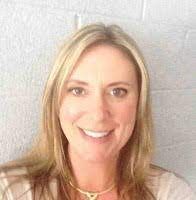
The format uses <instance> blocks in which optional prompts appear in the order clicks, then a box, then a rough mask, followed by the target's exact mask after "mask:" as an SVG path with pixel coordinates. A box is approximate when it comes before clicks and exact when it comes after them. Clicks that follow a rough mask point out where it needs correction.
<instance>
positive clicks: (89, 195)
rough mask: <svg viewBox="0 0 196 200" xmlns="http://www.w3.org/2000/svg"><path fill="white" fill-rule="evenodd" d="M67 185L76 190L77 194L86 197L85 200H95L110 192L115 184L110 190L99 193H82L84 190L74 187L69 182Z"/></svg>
mask: <svg viewBox="0 0 196 200" xmlns="http://www.w3.org/2000/svg"><path fill="white" fill-rule="evenodd" d="M69 184H70V185H71V186H72V187H73V188H74V189H75V190H77V191H78V192H80V193H81V194H84V195H86V199H87V200H96V199H97V198H98V195H102V194H105V193H107V192H109V191H111V190H112V189H113V188H114V186H115V184H113V185H112V186H111V187H110V188H108V189H106V190H104V191H101V192H89V191H84V190H81V189H80V188H77V187H75V186H74V185H73V184H72V182H71V181H70V182H69Z"/></svg>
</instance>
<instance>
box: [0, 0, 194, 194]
mask: <svg viewBox="0 0 196 200" xmlns="http://www.w3.org/2000/svg"><path fill="white" fill-rule="evenodd" d="M76 15H77V16H78V20H79V21H80V22H81V24H82V25H84V24H88V23H91V22H97V21H102V22H105V23H117V24H119V25H121V26H122V27H123V28H124V29H125V30H126V31H127V32H128V33H129V34H130V35H132V36H133V38H135V40H136V41H137V42H138V44H139V46H140V48H141V49H142V51H143V53H144V56H145V57H146V60H147V63H148V69H149V73H150V76H151V88H152V91H151V93H152V100H153V116H154V120H155V133H156V140H157V152H156V155H155V158H154V162H156V163H158V164H160V165H161V166H163V167H166V168H169V169H172V170H174V171H176V172H179V173H180V174H181V175H184V176H185V177H186V178H187V179H188V181H189V182H190V183H191V185H192V187H193V188H194V189H195V191H196V148H195V146H196V143H195V142H196V134H195V133H196V125H195V124H196V123H195V119H196V66H195V65H196V1H195V0H158V1H157V0H115V1H114V0H107V1H104V0H94V1H90V0H74V1H73V0H1V1H0V127H1V131H0V149H1V151H0V160H1V162H5V161H7V160H10V159H14V158H16V157H18V156H19V155H21V153H22V152H23V151H25V149H26V148H27V147H28V146H29V143H31V141H32V138H33V137H34V136H35V134H36V131H37V127H38V121H39V105H40V104H39V102H40V99H41V93H42V91H43V86H44V82H45V80H46V77H47V75H48V73H49V70H50V68H51V66H52V62H53V60H54V58H55V54H56V52H57V50H58V48H59V46H60V45H61V44H62V42H63V40H64V39H65V38H66V36H67V35H68V34H69V33H70V32H72V31H73V30H74V29H75V18H76Z"/></svg>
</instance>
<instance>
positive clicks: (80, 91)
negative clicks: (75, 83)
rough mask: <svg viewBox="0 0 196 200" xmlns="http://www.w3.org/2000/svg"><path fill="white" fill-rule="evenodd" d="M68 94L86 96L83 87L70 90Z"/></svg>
mask: <svg viewBox="0 0 196 200" xmlns="http://www.w3.org/2000/svg"><path fill="white" fill-rule="evenodd" d="M68 92H71V93H72V94H73V95H75V96H80V95H84V89H83V88H81V87H75V88H69V89H68Z"/></svg>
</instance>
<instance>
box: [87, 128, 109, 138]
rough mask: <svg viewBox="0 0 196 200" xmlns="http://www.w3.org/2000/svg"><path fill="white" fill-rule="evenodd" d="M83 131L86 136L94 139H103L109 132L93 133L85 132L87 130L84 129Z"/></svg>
mask: <svg viewBox="0 0 196 200" xmlns="http://www.w3.org/2000/svg"><path fill="white" fill-rule="evenodd" d="M83 131H84V132H85V134H86V135H88V136H91V137H94V138H100V137H104V136H106V135H108V134H109V132H110V131H107V132H95V131H87V130H84V129H83Z"/></svg>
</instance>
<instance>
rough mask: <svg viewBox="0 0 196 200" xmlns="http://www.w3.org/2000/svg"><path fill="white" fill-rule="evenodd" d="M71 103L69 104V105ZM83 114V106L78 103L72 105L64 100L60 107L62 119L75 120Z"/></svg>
mask: <svg viewBox="0 0 196 200" xmlns="http://www.w3.org/2000/svg"><path fill="white" fill-rule="evenodd" d="M68 105H69V106H68ZM81 115H82V110H81V108H80V107H79V105H78V106H76V105H74V106H72V105H71V104H69V103H67V102H63V103H62V105H61V108H60V119H61V120H65V121H66V122H74V121H76V120H77V119H78V118H79V117H80V116H81Z"/></svg>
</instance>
